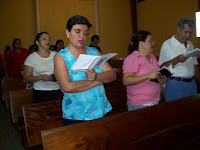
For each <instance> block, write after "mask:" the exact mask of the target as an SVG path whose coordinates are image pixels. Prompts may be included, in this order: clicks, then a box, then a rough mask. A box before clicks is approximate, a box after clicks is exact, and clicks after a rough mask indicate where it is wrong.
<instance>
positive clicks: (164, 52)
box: [158, 41, 169, 66]
mask: <svg viewBox="0 0 200 150" xmlns="http://www.w3.org/2000/svg"><path fill="white" fill-rule="evenodd" d="M168 50H169V44H168V43H167V42H166V41H165V42H164V43H163V45H162V47H161V49H160V56H159V60H158V64H159V66H161V65H162V64H163V63H165V62H167V61H169V51H168Z"/></svg>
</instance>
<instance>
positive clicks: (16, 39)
mask: <svg viewBox="0 0 200 150" xmlns="http://www.w3.org/2000/svg"><path fill="white" fill-rule="evenodd" d="M16 41H21V40H20V39H18V38H15V39H14V40H13V42H12V47H13V49H15V46H14V44H15V42H16Z"/></svg>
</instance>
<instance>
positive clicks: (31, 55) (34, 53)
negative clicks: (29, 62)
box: [27, 52, 38, 59]
mask: <svg viewBox="0 0 200 150" xmlns="http://www.w3.org/2000/svg"><path fill="white" fill-rule="evenodd" d="M37 56H38V54H37V53H36V52H33V53H31V54H29V55H28V57H27V58H29V59H30V58H34V57H37Z"/></svg>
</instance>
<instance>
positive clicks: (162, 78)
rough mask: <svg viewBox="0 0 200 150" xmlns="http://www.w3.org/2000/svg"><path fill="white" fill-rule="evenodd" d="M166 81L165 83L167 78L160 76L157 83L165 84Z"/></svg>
mask: <svg viewBox="0 0 200 150" xmlns="http://www.w3.org/2000/svg"><path fill="white" fill-rule="evenodd" d="M166 81H167V77H166V76H162V75H160V76H159V77H158V82H159V83H160V84H162V83H165V82H166Z"/></svg>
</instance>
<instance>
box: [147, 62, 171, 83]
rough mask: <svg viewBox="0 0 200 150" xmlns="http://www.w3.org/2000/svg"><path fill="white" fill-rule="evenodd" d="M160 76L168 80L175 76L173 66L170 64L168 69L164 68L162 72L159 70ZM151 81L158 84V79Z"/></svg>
mask: <svg viewBox="0 0 200 150" xmlns="http://www.w3.org/2000/svg"><path fill="white" fill-rule="evenodd" d="M159 72H160V74H161V75H162V76H166V77H167V78H169V77H170V76H171V75H172V74H173V69H172V64H170V65H169V66H168V67H166V66H163V67H162V68H161V69H160V70H159ZM150 81H153V82H156V83H158V80H157V79H151V80H150Z"/></svg>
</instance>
